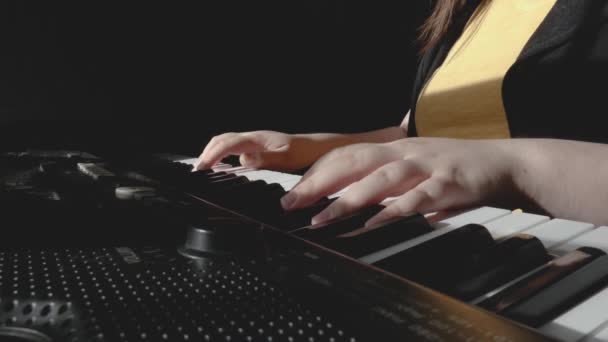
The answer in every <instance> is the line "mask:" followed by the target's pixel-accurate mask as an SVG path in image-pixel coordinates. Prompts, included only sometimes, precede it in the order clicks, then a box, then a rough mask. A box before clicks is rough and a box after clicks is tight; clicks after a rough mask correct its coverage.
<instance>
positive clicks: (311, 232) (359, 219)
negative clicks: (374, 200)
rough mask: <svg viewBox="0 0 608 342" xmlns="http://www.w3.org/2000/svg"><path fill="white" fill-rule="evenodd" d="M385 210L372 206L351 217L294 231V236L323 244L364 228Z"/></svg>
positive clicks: (378, 206)
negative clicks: (368, 221) (373, 217)
mask: <svg viewBox="0 0 608 342" xmlns="http://www.w3.org/2000/svg"><path fill="white" fill-rule="evenodd" d="M383 208H384V207H383V206H381V205H375V206H371V207H368V208H364V209H362V210H360V211H359V212H358V213H356V214H353V215H350V216H346V217H341V218H338V219H334V220H331V221H329V222H323V223H319V224H316V225H312V226H308V227H304V228H300V229H298V230H294V231H293V232H292V234H294V235H296V236H298V237H300V238H303V239H306V240H309V241H313V242H316V243H322V242H324V241H328V240H331V239H333V238H335V237H337V236H339V235H342V234H345V233H348V232H351V231H354V230H357V229H359V228H363V227H364V226H365V222H366V221H367V220H369V219H370V218H372V216H374V215H376V214H377V213H379V212H380V210H382V209H383Z"/></svg>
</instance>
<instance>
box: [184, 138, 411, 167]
mask: <svg viewBox="0 0 608 342" xmlns="http://www.w3.org/2000/svg"><path fill="white" fill-rule="evenodd" d="M404 137H405V131H404V130H403V128H401V127H387V128H384V129H379V130H375V131H370V132H364V133H357V134H334V133H311V134H285V133H280V132H274V131H255V132H245V133H225V134H222V135H218V136H216V137H213V139H211V141H210V142H209V143H208V144H207V146H206V147H205V150H204V151H203V153H202V154H201V155H200V157H199V159H198V162H197V163H196V164H195V169H196V170H201V169H207V168H210V167H212V166H213V165H215V164H216V163H217V162H219V161H220V160H222V159H223V158H224V157H227V156H229V155H240V162H241V164H242V165H243V166H247V167H251V168H265V169H273V170H281V171H295V170H300V169H303V168H305V167H308V166H310V165H312V163H314V162H315V161H316V160H317V159H319V158H320V157H321V156H322V155H324V154H325V153H327V152H329V151H331V150H332V149H334V148H337V147H341V146H345V145H349V144H354V143H361V142H375V143H377V142H387V141H394V140H397V139H401V138H404Z"/></svg>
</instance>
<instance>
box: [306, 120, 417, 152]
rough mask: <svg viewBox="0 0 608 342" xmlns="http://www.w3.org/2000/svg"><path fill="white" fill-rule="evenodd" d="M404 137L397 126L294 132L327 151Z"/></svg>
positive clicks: (403, 133) (401, 130) (403, 132)
mask: <svg viewBox="0 0 608 342" xmlns="http://www.w3.org/2000/svg"><path fill="white" fill-rule="evenodd" d="M405 137H406V134H405V131H404V130H403V129H402V128H401V127H398V126H393V127H387V128H383V129H379V130H375V131H370V132H363V133H345V134H339V133H310V134H296V138H303V139H306V140H309V141H312V142H313V143H314V145H316V148H318V149H320V150H325V151H329V150H332V149H334V148H337V147H342V146H346V145H351V144H359V143H385V142H390V141H394V140H398V139H403V138H405Z"/></svg>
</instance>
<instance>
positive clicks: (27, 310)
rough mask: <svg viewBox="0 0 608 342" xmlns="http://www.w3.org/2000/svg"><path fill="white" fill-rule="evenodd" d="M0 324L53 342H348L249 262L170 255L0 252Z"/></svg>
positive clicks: (92, 251) (113, 251) (116, 251)
mask: <svg viewBox="0 0 608 342" xmlns="http://www.w3.org/2000/svg"><path fill="white" fill-rule="evenodd" d="M0 326H4V327H24V328H29V329H34V330H37V331H39V332H41V333H43V334H45V335H47V336H49V337H50V338H51V339H52V340H53V341H357V340H358V338H356V336H353V335H352V334H351V333H349V332H348V330H347V329H345V328H344V327H340V326H338V325H337V324H335V322H332V321H331V320H328V319H327V317H324V316H323V315H322V314H319V313H318V312H316V311H315V310H314V309H313V308H311V307H308V306H307V305H306V304H305V303H301V302H298V301H297V300H296V299H295V298H293V297H290V296H289V295H288V294H286V293H284V292H283V291H281V290H280V289H278V288H277V287H275V286H273V285H272V284H270V283H269V282H267V281H266V280H265V279H264V278H263V277H262V276H261V275H260V273H259V272H257V271H256V268H255V264H253V263H250V262H238V261H236V260H222V261H217V260H216V261H213V260H202V261H201V260H199V261H191V260H186V259H184V258H182V257H179V256H178V255H177V254H175V252H174V251H172V250H171V251H163V250H160V249H157V248H141V249H136V250H135V249H129V248H122V249H113V248H105V249H104V248H97V249H75V248H72V249H70V248H66V249H61V250H59V249H48V250H27V249H20V250H1V251H0Z"/></svg>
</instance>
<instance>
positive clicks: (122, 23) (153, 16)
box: [0, 0, 428, 154]
mask: <svg viewBox="0 0 608 342" xmlns="http://www.w3.org/2000/svg"><path fill="white" fill-rule="evenodd" d="M0 6H1V7H2V8H0V10H1V12H2V13H3V14H4V16H6V17H5V19H3V20H2V23H1V24H0V31H1V32H0V35H1V36H2V39H1V45H2V52H0V54H1V55H2V60H1V61H0V62H1V64H0V80H2V81H1V83H0V129H1V131H0V143H1V144H2V149H3V150H10V149H20V148H33V147H47V148H54V147H62V148H79V149H89V150H93V151H100V150H102V151H112V152H116V153H118V152H125V153H137V152H140V151H141V152H148V151H174V152H183V153H190V154H193V153H197V152H198V151H200V149H201V148H202V147H203V146H204V144H205V143H206V141H207V140H208V139H209V137H210V136H212V135H214V134H218V133H221V132H225V131H245V130H253V129H275V130H281V131H287V132H312V131H332V132H353V131H365V130H370V129H374V128H380V127H386V126H388V125H394V124H398V123H399V122H400V120H401V119H402V117H403V114H404V113H405V112H406V111H407V109H408V107H409V96H410V90H411V83H412V80H413V75H414V71H415V66H416V61H417V58H418V56H417V49H418V46H417V44H416V42H415V37H416V29H417V27H418V26H419V25H420V24H421V22H422V20H423V18H424V14H425V13H426V12H427V11H428V8H427V7H428V2H427V1H407V0H401V1H390V0H379V1H363V0H349V1H346V0H306V1H303V0H290V1H284V0H283V1H266V0H262V1H250V0H249V1H246V0H232V1H198V2H187V3H185V2H162V3H161V2H149V1H146V2H144V1H123V2H101V1H95V2H93V1H80V2H76V1H73V2H60V3H56V2H51V1H47V2H42V1H41V2H25V1H5V2H2V5H0Z"/></svg>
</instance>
